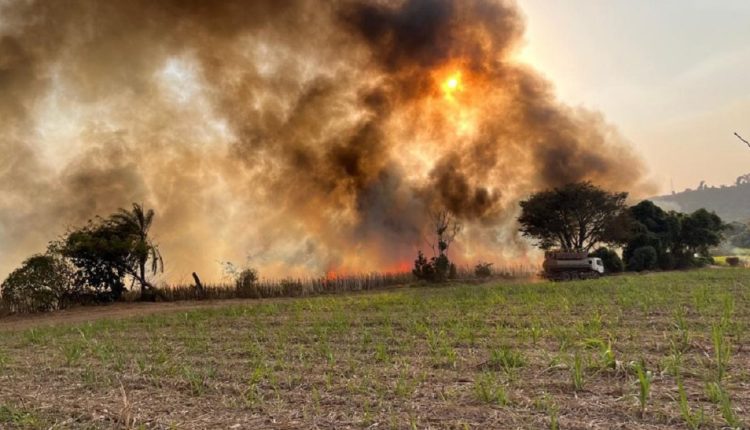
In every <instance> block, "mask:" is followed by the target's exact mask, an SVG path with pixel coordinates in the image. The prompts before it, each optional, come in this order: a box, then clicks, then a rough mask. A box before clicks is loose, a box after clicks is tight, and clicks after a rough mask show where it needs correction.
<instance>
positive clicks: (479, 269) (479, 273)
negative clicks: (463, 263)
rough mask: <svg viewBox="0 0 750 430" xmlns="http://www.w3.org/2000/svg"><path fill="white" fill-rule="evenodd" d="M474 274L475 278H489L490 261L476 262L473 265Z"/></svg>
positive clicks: (490, 270)
mask: <svg viewBox="0 0 750 430" xmlns="http://www.w3.org/2000/svg"><path fill="white" fill-rule="evenodd" d="M474 275H475V276H476V277H477V278H489V277H490V276H492V263H485V262H479V263H477V265H476V266H474Z"/></svg>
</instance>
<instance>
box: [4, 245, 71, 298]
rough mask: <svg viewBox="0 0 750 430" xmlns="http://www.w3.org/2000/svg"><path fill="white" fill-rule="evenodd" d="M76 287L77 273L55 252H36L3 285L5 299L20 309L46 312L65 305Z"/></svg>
mask: <svg viewBox="0 0 750 430" xmlns="http://www.w3.org/2000/svg"><path fill="white" fill-rule="evenodd" d="M72 290H73V273H72V270H71V268H70V267H69V266H68V264H67V263H66V262H65V261H64V260H63V259H62V258H60V256H58V255H54V254H40V255H34V256H32V257H30V258H28V259H26V261H24V262H23V264H21V267H19V268H18V269H16V270H14V271H13V272H12V273H11V274H10V275H8V277H7V278H6V279H5V280H4V281H3V283H2V285H0V291H2V298H3V301H4V302H6V303H7V304H9V305H10V307H11V310H13V311H17V312H44V311H50V310H55V309H60V308H63V307H65V304H66V301H67V299H68V297H69V295H70V294H71V292H72Z"/></svg>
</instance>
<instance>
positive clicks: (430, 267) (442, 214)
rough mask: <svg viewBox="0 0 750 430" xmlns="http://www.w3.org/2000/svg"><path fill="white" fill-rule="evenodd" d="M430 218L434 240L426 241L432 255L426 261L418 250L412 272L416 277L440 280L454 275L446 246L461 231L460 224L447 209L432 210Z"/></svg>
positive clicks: (454, 266)
mask: <svg viewBox="0 0 750 430" xmlns="http://www.w3.org/2000/svg"><path fill="white" fill-rule="evenodd" d="M431 218H432V231H433V232H434V233H435V242H428V243H429V245H430V247H431V248H432V251H433V256H432V258H430V260H429V261H428V260H427V259H426V258H425V256H424V254H422V251H419V252H418V255H417V259H416V260H415V261H414V269H413V270H412V273H413V274H414V276H415V277H417V279H424V280H428V281H431V282H440V281H444V280H446V279H452V278H455V277H456V273H457V270H456V265H455V264H453V263H452V262H451V261H450V259H448V248H450V245H451V244H452V243H453V241H454V240H455V239H456V236H457V235H458V233H459V232H460V231H461V224H460V223H459V222H458V220H456V218H455V217H454V216H453V215H452V214H451V213H450V212H448V211H436V212H433V213H432V214H431Z"/></svg>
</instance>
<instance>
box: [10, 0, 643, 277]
mask: <svg viewBox="0 0 750 430" xmlns="http://www.w3.org/2000/svg"><path fill="white" fill-rule="evenodd" d="M523 32H524V21H523V19H522V16H521V14H520V12H519V10H518V7H517V6H516V5H515V4H514V3H513V2H508V1H490V0H486V1H482V0H460V1H459V0H404V1H396V2H386V1H377V0H373V1H358V0H341V1H331V2H328V1H326V2H321V1H318V0H286V1H279V0H256V1H246V0H242V1H241V0H224V1H200V0H172V1H168V0H162V1H150V0H132V1H106V2H103V1H95V0H60V1H42V0H3V1H0V95H1V97H0V149H1V151H2V152H1V154H2V155H1V156H0V179H1V182H0V256H1V257H2V258H1V261H0V274H1V275H5V274H6V273H7V272H8V271H10V270H11V269H12V268H13V267H15V266H16V265H17V264H19V263H20V261H21V260H22V259H23V258H24V257H25V256H27V255H28V254H30V253H32V252H39V251H42V250H43V249H44V247H45V245H46V242H47V241H49V240H50V239H54V238H55V237H56V236H57V235H59V234H61V233H63V232H64V231H65V230H66V228H68V227H71V226H76V225H79V224H81V223H83V222H85V221H86V220H87V219H90V218H91V217H93V216H95V215H97V214H99V215H107V214H108V213H110V212H111V211H113V210H115V209H117V208H119V207H129V206H130V204H131V203H132V202H142V203H144V204H145V205H146V206H148V207H152V208H154V209H155V210H156V212H157V219H156V225H155V232H154V233H155V238H156V240H157V242H159V243H160V244H161V247H162V253H163V255H164V256H165V259H166V262H167V269H168V277H169V278H170V279H171V280H173V281H180V280H186V279H187V276H186V274H188V273H190V272H191V271H198V272H199V273H201V274H203V275H204V276H206V277H208V278H211V277H214V278H217V277H218V276H219V265H218V264H217V262H218V261H220V260H234V261H244V259H245V258H246V257H248V258H250V260H251V262H252V264H253V265H254V266H256V267H259V268H260V269H261V272H262V273H263V274H265V275H269V276H278V275H287V274H306V273H307V274H310V273H313V274H319V273H322V272H324V271H328V270H339V271H348V272H365V271H371V270H397V269H406V268H408V266H409V265H410V262H411V260H413V258H414V254H415V251H416V249H417V248H424V247H425V235H426V234H427V228H428V227H429V225H428V224H429V215H428V214H429V213H430V211H432V210H435V209H448V210H450V211H452V212H453V213H454V214H455V215H456V216H457V217H458V218H459V219H460V220H461V221H462V223H463V224H464V226H465V228H464V231H463V233H462V235H461V237H459V239H457V241H456V245H455V247H454V248H453V249H452V250H451V252H452V253H453V257H454V258H456V259H458V260H459V261H464V262H472V261H475V260H476V259H478V258H484V259H488V260H490V261H499V260H502V259H506V260H511V259H516V258H523V257H524V255H525V253H526V252H527V251H526V246H525V245H524V243H523V242H522V241H520V240H519V239H518V237H517V235H516V227H515V224H514V223H515V221H514V220H515V217H516V215H517V202H518V200H519V199H520V198H523V197H525V196H526V195H528V194H529V193H530V192H533V191H535V190H539V189H543V188H547V187H551V186H557V185H562V184H565V183H568V182H571V181H579V180H591V181H593V182H594V183H596V184H598V185H601V186H603V187H605V188H608V189H612V190H628V191H634V190H638V189H639V188H641V189H642V187H643V186H645V185H644V182H643V173H644V172H643V168H642V165H641V163H640V161H639V159H638V157H636V156H635V155H634V154H633V152H632V151H631V150H630V148H629V147H628V146H627V145H626V144H625V143H623V141H622V139H621V138H620V137H619V136H618V134H617V132H616V131H615V130H613V129H612V128H611V127H610V126H608V125H607V124H606V123H605V122H604V120H603V119H602V117H601V116H600V115H598V114H596V113H592V112H587V111H583V110H580V109H572V108H569V107H566V106H563V105H561V104H560V103H559V102H558V101H557V100H556V99H555V95H554V92H553V88H552V87H551V85H550V84H549V83H548V82H547V81H546V80H544V79H543V78H541V77H540V76H539V75H538V74H537V73H536V72H535V71H533V70H531V69H530V68H529V66H526V65H522V64H518V63H516V62H514V61H513V59H512V58H513V54H514V52H515V51H516V50H517V49H518V47H519V44H520V43H521V42H522V37H523Z"/></svg>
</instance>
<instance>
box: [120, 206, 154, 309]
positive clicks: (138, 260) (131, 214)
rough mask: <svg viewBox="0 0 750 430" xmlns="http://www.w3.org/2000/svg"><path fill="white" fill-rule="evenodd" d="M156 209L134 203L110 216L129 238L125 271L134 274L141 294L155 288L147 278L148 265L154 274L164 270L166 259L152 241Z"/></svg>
mask: <svg viewBox="0 0 750 430" xmlns="http://www.w3.org/2000/svg"><path fill="white" fill-rule="evenodd" d="M154 215H155V214H154V211H153V210H152V209H149V210H147V211H146V210H144V209H143V206H141V205H139V204H137V203H133V208H132V209H131V210H125V209H120V210H119V211H118V212H117V213H115V214H114V215H112V216H111V217H110V220H111V222H112V224H113V225H114V227H115V229H117V230H119V231H120V232H122V233H121V234H123V235H124V236H125V237H127V238H129V242H130V256H129V259H128V260H129V263H130V264H127V265H126V267H125V272H126V273H127V274H128V275H130V276H132V277H133V279H135V280H136V281H137V282H138V283H139V284H140V287H141V295H143V294H144V292H145V290H146V289H147V288H153V285H152V284H151V282H149V280H148V278H147V270H146V267H147V266H149V269H150V272H151V274H152V275H156V274H157V273H158V272H159V271H162V272H163V271H164V259H163V258H162V256H161V252H159V247H158V246H157V245H156V244H154V243H153V242H152V241H151V238H150V237H149V231H150V230H151V225H152V224H153V222H154Z"/></svg>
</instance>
